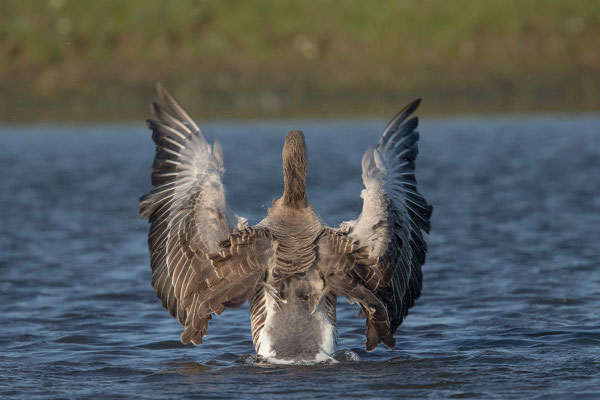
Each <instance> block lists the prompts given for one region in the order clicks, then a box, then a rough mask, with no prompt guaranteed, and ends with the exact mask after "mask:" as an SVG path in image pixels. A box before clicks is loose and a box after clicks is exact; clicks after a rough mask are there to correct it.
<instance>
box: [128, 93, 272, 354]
mask: <svg viewBox="0 0 600 400" xmlns="http://www.w3.org/2000/svg"><path fill="white" fill-rule="evenodd" d="M157 89H158V93H159V95H160V96H161V98H162V99H163V101H164V102H165V103H166V104H167V105H168V107H169V108H170V109H171V110H172V113H170V112H169V111H167V110H166V109H165V108H163V107H161V106H160V105H158V104H156V103H153V104H152V112H153V114H154V116H155V117H156V118H157V120H148V127H149V128H150V129H151V130H152V138H153V140H154V142H155V144H156V155H155V158H154V163H153V165H152V185H153V186H154V189H153V190H152V191H151V192H150V193H148V194H146V195H144V196H142V197H141V198H140V202H139V208H140V216H141V217H142V218H148V219H149V222H150V232H149V234H148V245H149V247H150V254H151V260H150V262H151V266H152V286H153V287H154V288H155V289H156V292H157V295H158V297H159V298H160V299H161V300H162V304H163V306H164V307H165V308H167V309H168V310H169V312H170V313H171V315H172V316H174V317H176V318H177V319H178V320H179V322H180V323H181V324H182V325H184V327H185V330H184V332H183V333H182V336H181V338H182V341H183V342H184V343H189V342H190V341H191V342H193V343H194V344H199V343H201V342H202V337H203V336H204V335H206V330H207V327H208V321H209V320H210V318H211V315H212V314H213V313H221V312H222V311H223V310H224V309H225V307H227V306H235V305H239V304H241V303H243V301H244V300H246V298H247V297H248V296H249V295H250V294H249V293H250V292H252V290H253V289H254V288H255V287H256V285H257V282H258V278H259V277H261V276H262V271H261V270H260V267H259V264H260V263H257V262H256V261H255V258H256V257H258V256H260V257H263V256H264V257H266V258H268V251H269V249H270V243H271V240H270V238H269V237H268V235H266V234H265V233H264V232H260V231H257V230H247V229H246V228H247V224H246V220H245V219H244V218H241V217H239V216H237V215H235V214H234V213H233V212H231V211H230V209H229V208H228V206H227V202H226V197H225V190H224V187H223V182H222V177H223V174H224V172H225V169H224V166H223V154H222V151H221V147H220V145H219V143H218V142H217V141H216V140H215V143H214V144H213V145H212V146H211V145H210V144H209V143H208V142H207V141H206V139H205V138H204V137H203V136H202V133H201V131H200V129H199V128H198V126H197V125H196V124H195V123H194V121H193V120H192V119H191V118H190V117H189V116H188V114H187V113H186V112H185V110H184V109H183V108H182V107H181V106H180V105H179V103H177V101H176V100H175V99H174V98H173V97H172V96H171V95H170V94H169V92H167V91H166V89H164V88H163V87H162V86H161V85H160V84H159V85H158V87H157ZM248 229H250V228H248ZM241 238H243V240H242V239H241ZM232 248H235V250H236V251H237V253H236V257H238V258H239V259H238V260H237V262H235V263H231V262H229V263H227V262H225V261H226V260H227V259H228V258H230V254H229V253H227V252H228V251H231V249H232ZM244 249H245V250H244ZM254 251H256V252H257V253H254ZM209 255H210V256H212V259H211V258H209ZM253 257H254V258H253ZM244 260H245V261H244ZM222 264H226V265H227V268H229V269H228V270H223V268H221V267H219V266H220V265H222ZM263 265H264V264H263ZM232 268H238V269H239V271H232ZM255 281H256V282H255Z"/></svg>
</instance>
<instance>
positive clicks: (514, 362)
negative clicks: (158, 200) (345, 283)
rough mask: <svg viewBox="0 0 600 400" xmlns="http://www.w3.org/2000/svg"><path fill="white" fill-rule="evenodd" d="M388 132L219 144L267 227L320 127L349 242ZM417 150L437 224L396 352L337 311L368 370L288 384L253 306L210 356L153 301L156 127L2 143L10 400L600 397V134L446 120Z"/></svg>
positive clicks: (426, 128) (231, 181) (42, 128)
mask: <svg viewBox="0 0 600 400" xmlns="http://www.w3.org/2000/svg"><path fill="white" fill-rule="evenodd" d="M384 125H385V121H380V120H361V121H279V122H264V123H260V122H251V123H209V124H202V128H203V131H204V133H205V135H206V136H207V137H208V138H214V137H217V136H218V137H219V138H220V140H221V142H222V145H223V149H224V153H225V162H226V167H227V169H228V172H227V177H226V184H227V188H228V195H229V202H230V204H231V205H232V207H233V208H234V209H235V210H236V211H238V213H240V214H242V215H245V216H247V217H249V219H250V221H251V222H257V221H258V220H260V219H261V218H262V217H263V216H264V215H265V213H266V209H267V208H268V206H269V205H270V204H271V201H272V199H273V198H275V197H278V196H279V195H280V194H281V189H282V172H281V148H282V144H283V137H284V134H285V132H286V131H287V130H288V129H292V128H299V129H303V130H304V132H305V135H306V138H307V145H308V151H309V177H308V195H309V198H310V199H311V201H312V203H313V204H314V205H315V207H316V208H317V210H318V211H319V212H320V213H321V215H322V216H323V218H324V219H325V221H326V222H327V223H329V224H332V225H337V224H338V223H339V222H341V221H342V220H347V219H353V218H355V217H356V216H357V215H358V213H359V211H360V207H361V199H360V197H359V193H360V190H361V181H360V158H361V156H362V153H363V151H364V150H365V149H366V147H367V146H368V145H369V144H374V143H376V141H377V139H378V136H379V133H380V131H381V128H382V127H383V126H384ZM420 132H421V141H420V155H419V158H418V160H417V178H418V180H419V187H420V191H421V192H422V193H423V194H424V195H425V196H426V198H427V200H428V201H429V202H430V203H431V204H433V206H434V208H435V210H434V215H433V218H432V225H433V228H432V231H431V235H429V236H428V237H427V240H428V243H429V248H430V251H429V255H428V259H427V263H426V264H425V266H424V268H423V272H424V286H423V294H422V296H421V298H420V299H419V300H418V301H417V303H416V305H415V307H414V308H413V309H412V310H411V314H410V315H409V316H408V318H407V319H406V321H405V322H404V324H403V325H402V326H401V327H400V328H399V330H398V332H397V333H396V339H397V342H398V344H397V347H396V349H394V350H387V349H386V348H385V347H380V348H378V349H377V350H376V351H375V352H373V353H366V352H365V351H364V321H363V320H362V319H359V318H357V317H356V313H357V311H358V310H357V309H356V308H355V306H351V305H349V304H347V302H346V300H345V299H342V298H340V299H339V300H338V307H339V314H338V316H339V324H338V325H339V326H340V335H341V338H340V346H339V348H340V349H342V350H348V351H352V352H354V353H356V354H357V355H358V356H359V357H360V359H361V360H360V361H352V360H351V357H349V358H348V359H347V360H346V361H344V362H340V363H337V364H322V365H312V366H272V365H268V364H261V363H255V362H254V361H253V358H252V355H253V353H254V349H253V346H252V341H251V337H250V327H249V316H248V309H247V307H246V306H245V307H243V308H241V309H236V310H228V311H226V312H225V313H223V315H222V316H221V317H216V318H214V319H213V321H212V323H211V326H210V328H209V336H208V337H207V338H206V340H205V343H204V344H203V345H202V346H199V347H194V346H191V345H188V346H184V345H182V344H181V343H180V341H179V335H180V333H181V329H182V328H181V326H180V325H179V324H178V322H177V321H176V320H174V319H172V318H171V317H170V316H169V315H168V313H167V312H166V311H165V310H163V309H162V306H161V304H160V302H159V301H158V300H157V299H156V295H155V293H154V290H153V289H152V288H151V286H150V267H149V254H148V250H147V246H146V235H147V229H148V225H147V223H146V222H145V221H142V220H140V219H139V218H138V216H137V199H138V197H139V196H140V195H141V194H143V193H145V192H146V191H147V190H148V189H149V188H150V184H149V170H150V165H151V162H152V157H153V152H154V148H153V144H152V141H151V140H150V133H149V132H148V131H146V130H145V128H144V126H143V123H139V124H127V125H120V124H112V125H111V124H98V125H68V126H57V125H35V126H3V127H0V140H1V143H2V151H1V152H0V170H1V171H2V180H1V185H0V186H1V188H2V191H1V193H2V194H1V197H0V221H1V227H0V232H1V235H0V305H1V308H0V310H1V312H0V349H1V350H0V398H3V399H11V398H27V399H54V398H77V399H84V398H90V399H104V398H106V399H119V398H147V399H162V398H169V399H171V398H175V399H183V398H185V399H200V398H209V399H217V398H243V399H246V398H247V399H250V398H252V399H255V398H275V397H283V398H297V399H306V398H335V397H342V398H361V399H365V398H374V399H389V398H399V397H412V398H440V397H443V398H452V397H457V398H502V399H505V398H544V399H546V398H590V399H595V398H600V272H599V262H600V178H599V177H600V117H599V116H594V115H591V116H560V117H525V116H524V117H495V118H448V119H429V120H425V121H424V122H422V125H421V129H420ZM349 354H350V353H349ZM343 358H344V357H342V360H343Z"/></svg>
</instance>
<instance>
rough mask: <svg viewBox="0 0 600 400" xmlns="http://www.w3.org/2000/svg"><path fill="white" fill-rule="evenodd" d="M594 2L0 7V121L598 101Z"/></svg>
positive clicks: (585, 106)
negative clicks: (170, 109)
mask: <svg viewBox="0 0 600 400" xmlns="http://www.w3.org/2000/svg"><path fill="white" fill-rule="evenodd" d="M599 43H600V2H598V1H584V0H582V1H580V0H573V1H568V2H567V1H558V0H546V1H537V0H530V1H516V0H506V1H501V0H488V1H477V0H455V1H421V2H404V1H372V2H366V1H364V2H363V1H358V0H356V1H350V0H349V1H327V0H324V1H289V2H277V1H275V0H263V1H260V0H259V1H252V2H250V1H248V2H243V1H153V0H145V1H142V0H130V1H118V0H104V1H96V2H88V1H76V0H70V1H69V0H67V1H65V0H50V1H28V0H25V1H18V0H4V1H3V2H1V3H0V85H1V88H2V94H1V95H0V120H2V121H42V120H101V119H108V120H124V119H137V118H140V116H143V115H145V114H146V113H147V109H148V108H147V103H148V101H149V99H151V98H153V97H154V93H153V92H154V84H155V83H156V82H157V81H163V82H164V83H165V85H166V86H167V87H169V88H171V89H172V91H174V92H175V93H176V94H177V95H178V97H180V98H181V100H182V101H184V102H185V103H186V104H190V107H189V108H191V109H192V111H193V112H194V113H195V114H196V115H199V116H204V117H210V118H229V117H248V116H267V117H279V116H288V115H296V116H297V115H302V116H305V115H309V116H317V115H338V116H339V115H356V114H384V115H387V114H389V113H390V112H393V111H394V110H395V109H396V108H397V107H398V105H401V104H403V103H404V102H406V101H407V100H408V99H409V98H412V97H415V96H424V97H425V98H426V100H427V103H426V104H428V109H429V110H430V111H432V112H461V113H465V112H466V113H472V112H505V111H510V112H525V111H554V110H567V111H581V110H584V111H585V110H598V109H600V45H599Z"/></svg>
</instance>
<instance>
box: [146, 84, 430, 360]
mask: <svg viewBox="0 0 600 400" xmlns="http://www.w3.org/2000/svg"><path fill="white" fill-rule="evenodd" d="M158 92H159V94H160V95H161V97H162V98H163V100H165V101H166V103H167V104H168V106H169V107H170V108H171V110H172V113H170V112H168V111H167V110H166V109H164V108H162V107H161V106H159V105H158V104H156V103H153V105H152V111H153V113H154V115H155V116H156V118H157V119H158V120H149V121H148V125H149V127H150V129H152V131H153V139H154V141H155V143H156V156H155V160H154V164H153V167H152V184H153V185H154V186H155V188H154V189H153V190H152V191H151V192H150V193H148V194H147V195H145V196H142V197H141V198H140V215H141V217H143V218H148V219H149V221H150V223H151V227H150V233H149V235H148V244H149V248H150V255H151V266H152V272H153V273H152V285H153V287H154V288H155V289H156V291H157V295H158V297H159V298H160V299H161V300H162V303H163V306H164V307H165V308H167V309H168V310H169V312H170V313H171V315H173V316H174V317H176V318H177V319H178V320H179V321H180V323H181V324H182V325H183V326H184V331H183V333H182V335H181V340H182V342H184V343H189V342H192V343H194V344H196V345H198V344H200V343H202V337H203V336H204V335H206V331H207V328H208V322H209V320H210V319H211V317H212V314H214V313H216V314H220V313H221V312H223V311H224V310H225V309H226V308H228V307H238V306H240V305H242V304H243V303H244V302H245V301H248V302H249V305H250V313H251V329H252V339H253V343H254V347H255V350H256V353H257V354H258V355H261V356H263V357H265V358H267V359H268V360H271V361H273V362H298V361H309V362H310V361H320V360H326V359H328V358H329V356H330V355H331V354H332V353H333V352H335V350H336V346H337V329H336V299H337V296H345V297H347V298H348V300H349V301H351V302H355V303H357V304H358V305H359V307H360V315H362V316H364V317H365V318H366V320H367V322H366V332H365V335H366V338H367V342H366V348H367V350H369V351H372V350H374V349H375V347H376V346H377V344H378V343H379V342H383V343H384V344H385V345H387V346H388V347H393V346H394V345H395V340H394V338H393V333H394V332H395V330H396V328H397V327H398V326H399V325H400V323H402V320H403V319H404V317H405V316H406V315H407V313H408V309H409V308H410V307H412V305H413V304H414V301H415V300H416V298H417V297H418V296H419V294H420V291H421V281H422V274H421V265H422V264H423V263H424V261H425V253H426V244H425V241H424V240H423V235H422V231H428V230H429V217H430V215H431V211H432V208H431V206H430V205H428V204H427V202H426V201H425V199H424V198H423V197H422V196H421V195H420V194H419V193H418V191H417V189H416V179H415V177H414V160H415V158H416V154H417V147H416V141H417V139H418V133H417V132H416V130H415V129H416V126H417V119H416V118H411V119H408V117H409V116H410V114H411V113H412V112H413V111H414V110H415V109H416V108H417V106H418V101H416V102H413V103H411V104H410V105H409V106H407V107H406V108H405V109H403V110H402V111H401V112H400V113H398V115H396V117H395V118H394V119H392V121H391V122H390V124H388V127H387V128H386V129H385V130H384V132H383V134H382V137H381V139H380V141H379V143H378V144H377V146H376V147H375V148H369V149H367V152H366V153H365V155H364V156H363V160H362V166H363V183H364V185H365V189H364V190H363V191H362V193H361V197H362V198H363V202H364V204H363V210H362V213H361V214H360V216H359V217H358V218H357V219H356V220H354V221H348V222H345V223H343V224H341V225H340V227H339V228H331V227H328V226H326V225H325V224H324V223H323V221H322V219H321V217H320V216H319V215H318V214H317V212H316V210H315V209H314V208H313V206H312V205H311V204H310V201H309V200H308V199H307V197H306V192H305V187H306V171H307V150H306V144H305V140H304V134H303V133H302V132H301V131H289V132H288V133H287V135H286V137H285V143H284V146H283V153H282V158H283V170H284V191H283V195H282V196H281V198H279V199H276V200H274V201H273V204H272V206H271V207H270V208H269V210H268V214H267V216H266V217H265V218H264V219H263V220H262V221H261V222H260V223H258V224H257V225H255V226H252V227H249V226H248V224H247V222H246V219H245V218H242V217H240V216H238V215H236V214H234V213H233V212H232V211H231V210H230V209H229V208H228V206H227V202H226V196H225V191H224V187H223V184H222V176H223V173H224V167H223V164H224V162H223V154H222V151H221V147H220V145H219V143H218V142H217V141H215V143H214V144H213V145H212V146H211V145H210V144H209V143H208V142H207V141H206V140H205V139H204V137H203V136H202V133H201V131H200V129H199V128H198V126H197V125H196V124H195V123H194V121H193V120H192V119H191V118H190V117H189V116H188V114H187V113H186V112H185V111H184V110H183V108H182V107H181V106H180V105H179V103H177V102H176V101H175V99H174V98H173V97H172V96H171V95H170V94H169V93H168V92H167V91H166V90H165V89H164V88H163V87H162V86H160V85H159V86H158Z"/></svg>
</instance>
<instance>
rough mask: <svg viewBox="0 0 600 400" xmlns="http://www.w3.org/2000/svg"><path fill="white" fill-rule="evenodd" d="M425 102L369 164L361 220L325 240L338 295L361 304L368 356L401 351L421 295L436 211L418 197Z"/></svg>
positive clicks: (390, 133) (330, 280) (327, 270)
mask: <svg viewBox="0 0 600 400" xmlns="http://www.w3.org/2000/svg"><path fill="white" fill-rule="evenodd" d="M419 103H420V100H416V101H414V102H412V103H410V104H409V105H408V106H407V107H405V108H404V109H403V110H401V111H400V112H399V113H398V114H397V115H396V116H395V117H394V118H393V119H392V120H391V121H390V123H389V124H388V126H387V127H386V129H385V130H384V131H383V133H382V135H381V138H380V140H379V142H378V144H377V146H376V147H375V148H372V147H370V148H368V149H367V151H366V152H365V154H364V156H363V159H362V178H363V183H364V185H365V189H364V190H363V191H362V193H361V197H362V198H363V209H362V212H361V214H360V216H359V218H358V219H356V220H354V221H349V222H346V223H344V224H342V227H341V228H340V229H339V230H337V231H329V232H326V233H325V235H324V236H323V237H322V238H321V239H320V241H321V246H320V256H321V259H322V260H323V261H322V267H321V272H322V275H323V276H324V278H325V281H326V283H327V285H328V286H329V288H330V290H331V291H333V292H335V293H336V294H337V295H343V296H347V297H348V298H349V299H350V300H351V301H356V302H357V303H358V304H359V305H360V306H361V309H362V310H361V313H362V314H363V315H365V316H366V317H367V332H366V336H367V343H366V347H367V350H374V349H375V347H376V346H377V344H378V343H379V342H381V341H382V342H384V343H385V344H386V345H387V346H388V347H393V346H394V345H395V340H394V338H393V336H392V335H393V334H394V332H395V331H396V329H397V328H398V326H399V325H400V324H401V323H402V321H403V319H404V317H406V315H407V314H408V309H409V308H411V307H412V306H413V305H414V302H415V300H416V299H417V298H418V297H419V295H420V294H421V283H422V273H421V265H422V264H423V263H424V262H425V254H426V251H427V244H426V242H425V240H424V238H423V232H429V228H430V222H429V218H430V216H431V213H432V210H433V208H432V207H431V206H430V205H429V204H427V202H426V200H425V198H424V197H423V196H422V195H421V194H420V193H419V192H418V191H417V181H416V178H415V171H414V169H415V159H416V157H417V152H418V150H417V140H418V138H419V134H418V132H417V130H416V128H417V125H418V119H417V118H416V117H413V118H410V119H409V117H410V115H411V114H412V113H413V112H414V111H415V110H416V109H417V107H418V106H419Z"/></svg>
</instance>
